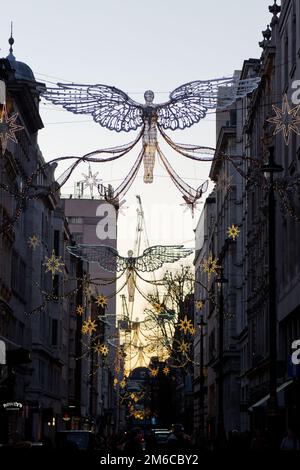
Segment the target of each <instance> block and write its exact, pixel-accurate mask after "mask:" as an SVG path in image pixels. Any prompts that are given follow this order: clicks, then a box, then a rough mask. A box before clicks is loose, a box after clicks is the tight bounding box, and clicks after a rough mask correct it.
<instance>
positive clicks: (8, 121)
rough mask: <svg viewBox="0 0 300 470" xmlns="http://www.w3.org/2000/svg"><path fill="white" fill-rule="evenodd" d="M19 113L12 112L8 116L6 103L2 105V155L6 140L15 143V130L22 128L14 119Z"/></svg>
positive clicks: (0, 123) (0, 118)
mask: <svg viewBox="0 0 300 470" xmlns="http://www.w3.org/2000/svg"><path fill="white" fill-rule="evenodd" d="M18 116H19V113H15V114H12V115H11V116H8V114H7V109H6V105H5V104H4V105H3V108H2V112H1V117H0V142H1V149H2V155H4V153H5V151H6V149H7V142H8V140H12V141H13V142H15V143H16V144H17V143H18V140H17V138H16V132H19V131H21V130H22V129H24V127H23V126H19V125H18V124H16V120H17V119H18Z"/></svg>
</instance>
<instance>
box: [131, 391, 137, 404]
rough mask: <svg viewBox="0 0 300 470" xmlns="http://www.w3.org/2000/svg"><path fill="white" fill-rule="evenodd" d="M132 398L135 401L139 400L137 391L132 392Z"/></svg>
mask: <svg viewBox="0 0 300 470" xmlns="http://www.w3.org/2000/svg"><path fill="white" fill-rule="evenodd" d="M130 398H131V400H133V401H134V402H135V403H137V402H138V401H139V398H138V396H137V395H136V394H135V393H131V395H130Z"/></svg>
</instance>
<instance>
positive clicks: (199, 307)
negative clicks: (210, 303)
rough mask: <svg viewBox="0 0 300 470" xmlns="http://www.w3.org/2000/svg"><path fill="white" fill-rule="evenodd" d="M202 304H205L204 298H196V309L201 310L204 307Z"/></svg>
mask: <svg viewBox="0 0 300 470" xmlns="http://www.w3.org/2000/svg"><path fill="white" fill-rule="evenodd" d="M204 304H205V301H204V300H201V299H199V300H196V302H195V306H196V309H197V310H202V309H203V307H204Z"/></svg>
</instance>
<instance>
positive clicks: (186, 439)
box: [167, 424, 192, 451]
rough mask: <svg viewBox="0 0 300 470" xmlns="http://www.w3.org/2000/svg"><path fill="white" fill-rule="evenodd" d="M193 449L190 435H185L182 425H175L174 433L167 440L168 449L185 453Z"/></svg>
mask: <svg viewBox="0 0 300 470" xmlns="http://www.w3.org/2000/svg"><path fill="white" fill-rule="evenodd" d="M191 447H192V440H191V437H190V436H189V435H188V434H185V432H184V427H183V425H182V424H173V426H172V433H171V434H170V436H169V437H168V440H167V448H168V449H169V450H170V451H173V450H174V451H175V450H176V451H184V450H186V449H190V448H191Z"/></svg>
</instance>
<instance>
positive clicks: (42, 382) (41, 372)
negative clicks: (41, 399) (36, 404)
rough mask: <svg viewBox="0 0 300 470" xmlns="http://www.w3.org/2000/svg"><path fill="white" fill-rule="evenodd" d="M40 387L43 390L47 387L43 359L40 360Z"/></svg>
mask: <svg viewBox="0 0 300 470" xmlns="http://www.w3.org/2000/svg"><path fill="white" fill-rule="evenodd" d="M39 385H40V387H41V388H44V386H45V364H44V362H43V361H42V360H41V359H40V360H39Z"/></svg>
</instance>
